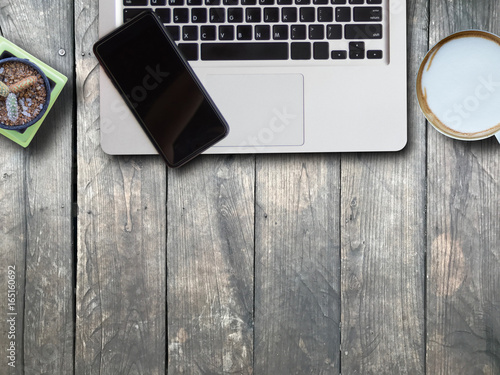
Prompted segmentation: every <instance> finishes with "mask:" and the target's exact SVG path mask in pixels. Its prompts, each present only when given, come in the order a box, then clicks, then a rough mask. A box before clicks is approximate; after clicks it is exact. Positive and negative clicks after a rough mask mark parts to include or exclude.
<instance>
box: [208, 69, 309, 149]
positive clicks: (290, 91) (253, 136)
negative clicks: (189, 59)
mask: <svg viewBox="0 0 500 375" xmlns="http://www.w3.org/2000/svg"><path fill="white" fill-rule="evenodd" d="M203 84H204V86H205V88H206V89H207V91H208V93H209V94H210V96H211V97H212V99H213V101H214V102H215V104H216V105H217V107H218V108H219V110H220V112H221V113H222V115H223V116H224V118H225V119H226V121H227V123H228V124H229V128H230V132H229V135H228V136H227V137H226V138H225V139H224V140H222V141H221V142H219V143H218V144H217V145H216V146H214V147H241V148H242V149H245V148H248V152H252V150H251V148H252V147H266V146H300V145H302V144H303V143H304V77H303V76H302V74H245V75H239V74H223V75H219V74H216V75H207V76H206V77H205V79H204V80H203Z"/></svg>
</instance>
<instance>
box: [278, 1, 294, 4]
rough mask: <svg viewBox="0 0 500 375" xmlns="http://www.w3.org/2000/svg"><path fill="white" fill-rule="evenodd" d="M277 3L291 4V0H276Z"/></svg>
mask: <svg viewBox="0 0 500 375" xmlns="http://www.w3.org/2000/svg"><path fill="white" fill-rule="evenodd" d="M278 5H292V0H278Z"/></svg>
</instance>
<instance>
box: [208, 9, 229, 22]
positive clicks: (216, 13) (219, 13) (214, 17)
mask: <svg viewBox="0 0 500 375" xmlns="http://www.w3.org/2000/svg"><path fill="white" fill-rule="evenodd" d="M225 20H226V13H225V10H224V8H210V22H212V23H223V22H224V21H225Z"/></svg>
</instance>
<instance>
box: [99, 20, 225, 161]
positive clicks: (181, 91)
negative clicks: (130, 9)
mask: <svg viewBox="0 0 500 375" xmlns="http://www.w3.org/2000/svg"><path fill="white" fill-rule="evenodd" d="M94 53H95V55H96V57H97V59H98V60H99V63H100V64H101V66H102V68H103V69H104V71H105V72H106V74H107V75H108V76H109V78H110V79H111V81H112V82H113V84H114V86H115V87H116V89H117V90H118V91H119V92H120V94H121V96H122V97H123V99H124V100H125V102H126V103H127V105H128V107H129V108H130V110H131V111H132V113H133V114H134V116H135V117H136V119H137V121H138V122H139V124H140V125H141V126H142V127H143V129H144V131H145V132H146V134H147V135H148V136H149V138H150V139H151V141H152V142H153V144H154V146H155V147H156V149H157V150H158V152H159V153H160V154H161V155H162V156H163V158H164V159H165V160H166V162H167V165H168V166H170V167H173V168H175V167H179V166H181V165H182V164H184V163H186V162H187V161H189V160H191V159H192V158H194V157H195V156H196V155H198V154H200V153H201V152H203V151H205V150H206V149H208V148H209V147H210V146H212V145H214V144H215V143H217V142H218V141H220V140H221V139H222V138H224V137H225V136H226V135H227V134H228V132H229V127H228V125H227V123H226V121H225V120H224V118H223V117H222V115H221V114H220V112H219V111H218V110H217V107H216V106H215V104H214V103H213V101H212V100H211V99H210V97H209V95H208V94H207V92H206V91H205V89H204V88H203V85H202V84H201V82H200V81H199V80H198V78H197V77H196V75H195V73H194V72H193V70H192V69H191V67H190V66H189V64H188V63H187V61H186V60H185V59H184V57H183V56H182V54H181V52H180V51H179V49H178V48H177V46H176V45H175V42H174V41H173V40H172V39H171V38H170V36H169V35H168V33H167V31H166V29H165V28H164V26H163V24H162V23H161V21H160V20H159V19H158V17H157V16H156V15H155V14H154V13H153V12H151V11H146V12H143V13H141V14H140V15H138V16H137V17H135V18H134V19H132V20H130V21H129V22H127V23H125V24H124V25H122V26H120V27H118V28H117V29H116V30H114V31H112V32H111V33H110V34H108V35H106V36H104V37H103V38H102V39H100V40H99V41H97V43H95V44H94Z"/></svg>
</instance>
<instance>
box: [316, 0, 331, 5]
mask: <svg viewBox="0 0 500 375" xmlns="http://www.w3.org/2000/svg"><path fill="white" fill-rule="evenodd" d="M313 4H315V5H325V4H328V0H313Z"/></svg>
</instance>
